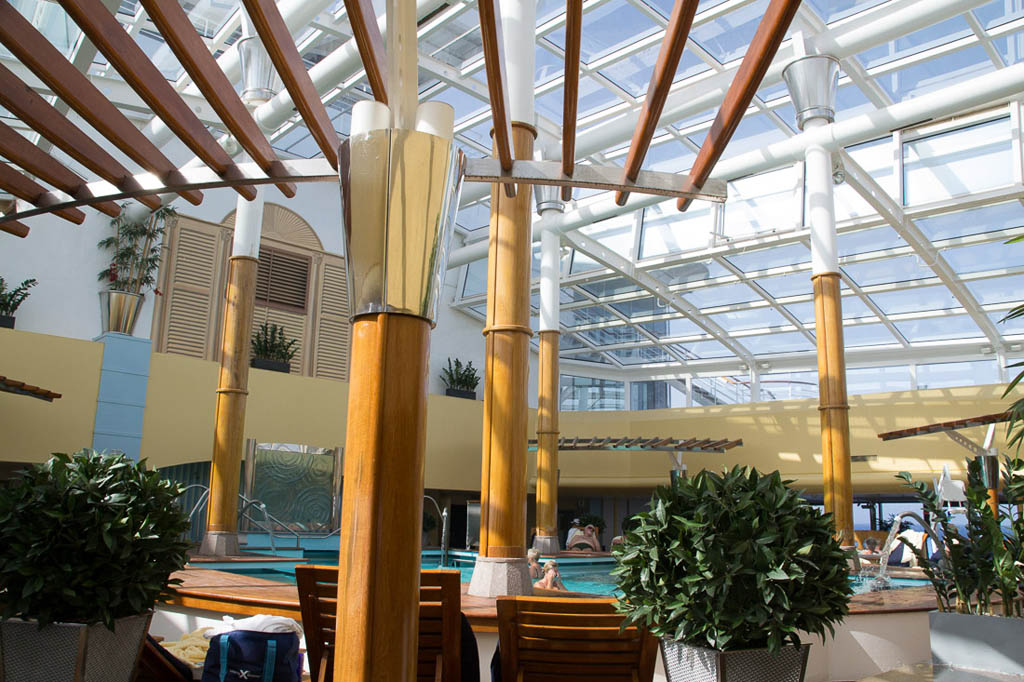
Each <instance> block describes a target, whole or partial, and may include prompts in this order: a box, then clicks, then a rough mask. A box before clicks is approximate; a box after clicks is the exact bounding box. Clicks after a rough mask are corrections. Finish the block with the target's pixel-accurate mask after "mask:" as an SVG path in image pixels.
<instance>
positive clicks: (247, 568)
mask: <svg viewBox="0 0 1024 682" xmlns="http://www.w3.org/2000/svg"><path fill="white" fill-rule="evenodd" d="M448 559H449V566H448V568H454V569H458V571H459V573H460V574H461V581H462V582H464V583H468V582H469V581H470V579H471V578H472V577H473V564H474V562H475V559H476V554H475V553H474V552H452V553H451V554H450V555H449V557H448ZM440 562H441V555H440V552H438V551H436V550H427V551H424V552H423V556H422V559H421V562H420V567H421V568H438V567H440ZM302 563H307V564H328V565H330V564H337V563H338V553H337V552H328V551H315V552H308V551H307V553H306V555H305V556H303V557H301V558H298V557H297V558H296V561H295V563H291V562H288V563H283V564H281V563H278V564H274V563H267V564H262V565H260V562H259V561H258V560H255V561H253V562H249V563H247V564H245V565H238V564H237V563H235V564H229V563H224V564H204V565H203V567H204V568H213V569H216V570H218V571H226V572H228V573H236V574H239V575H250V576H254V577H257V578H264V579H267V580H273V581H275V582H282V583H292V584H294V583H295V564H302ZM614 567H615V560H614V559H612V558H611V557H607V558H606V557H585V558H583V557H581V558H578V559H577V558H574V557H561V558H559V559H558V569H559V572H560V573H561V574H562V582H564V583H565V587H566V589H568V590H569V591H571V592H584V593H587V594H596V595H603V596H615V595H616V594H617V592H618V590H617V588H616V585H615V577H614V576H612V575H611V571H612V569H613V568H614ZM850 580H851V582H852V583H853V593H854V594H864V593H866V592H870V591H871V588H872V585H871V581H870V579H869V578H860V577H853V578H850ZM928 584H929V582H928V581H927V580H918V579H914V578H890V579H889V588H890V589H901V588H904V587H924V586H927V585H928Z"/></svg>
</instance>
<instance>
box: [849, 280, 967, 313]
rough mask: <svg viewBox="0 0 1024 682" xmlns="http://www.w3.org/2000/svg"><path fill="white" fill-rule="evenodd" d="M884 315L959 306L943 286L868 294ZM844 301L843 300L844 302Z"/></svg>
mask: <svg viewBox="0 0 1024 682" xmlns="http://www.w3.org/2000/svg"><path fill="white" fill-rule="evenodd" d="M868 298H870V299H871V301H872V302H873V303H874V304H875V305H877V306H878V307H879V308H881V309H882V312H883V313H885V314H886V315H899V314H900V313H914V312H921V311H925V310H946V309H949V308H959V307H960V302H959V301H957V300H956V298H954V296H953V294H951V293H950V291H949V289H947V288H946V287H944V286H934V287H915V288H914V289H905V290H903V291H883V292H879V293H875V294H871V295H869V296H868ZM844 303H845V302H844Z"/></svg>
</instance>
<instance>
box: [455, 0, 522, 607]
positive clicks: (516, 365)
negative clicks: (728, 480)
mask: <svg viewBox="0 0 1024 682" xmlns="http://www.w3.org/2000/svg"><path fill="white" fill-rule="evenodd" d="M488 2H490V3H491V4H490V6H489V7H491V8H493V5H494V3H495V0H488ZM499 4H500V15H501V32H502V33H503V35H504V45H505V46H506V47H507V48H508V49H507V50H506V51H505V52H504V53H501V52H500V50H499V49H498V47H497V46H498V45H500V43H501V41H487V42H486V45H485V52H487V45H491V50H490V54H489V55H488V63H489V64H491V66H492V67H493V66H494V65H495V64H496V63H497V61H498V60H500V59H501V58H502V57H504V63H505V65H506V66H507V70H508V90H507V93H508V112H509V115H510V118H511V121H512V123H511V131H512V132H511V137H512V149H511V152H512V156H513V157H514V158H515V159H533V144H534V140H535V139H536V137H537V131H536V129H535V128H534V127H533V126H532V125H531V123H532V121H533V118H534V110H533V79H534V68H533V66H534V54H533V50H532V49H530V50H524V49H522V46H523V45H527V44H529V45H532V44H533V42H534V39H535V38H536V36H535V35H534V33H535V31H536V28H535V27H536V19H535V12H536V0H501V2H500V3H499ZM481 7H483V5H481ZM484 16H485V15H484V13H481V19H483V18H484ZM489 33H490V30H489ZM492 37H493V36H492ZM501 70H503V69H501ZM499 71H500V70H499ZM489 78H490V76H489ZM494 101H495V98H494V97H492V106H493V102H494ZM494 143H495V144H494V154H495V157H497V158H500V157H501V154H502V153H503V149H502V146H501V144H500V137H499V135H497V134H496V135H495V136H494ZM531 195H532V191H531V188H530V186H529V185H523V184H520V185H518V186H517V187H516V192H515V196H514V197H511V198H509V196H508V192H507V191H506V188H503V187H501V186H500V185H497V184H495V185H492V187H491V223H490V235H489V236H490V245H489V251H488V265H487V321H486V323H485V324H486V326H485V327H484V336H485V339H486V341H485V347H486V350H485V360H484V428H483V452H482V457H481V459H482V462H481V465H482V473H481V481H480V553H479V556H478V557H477V560H476V564H475V566H474V568H473V578H472V580H471V581H470V585H469V593H470V594H472V595H475V596H484V597H494V596H498V595H504V594H532V593H533V585H532V583H531V581H530V572H529V568H528V567H527V565H526V440H527V432H526V430H527V417H528V411H527V405H528V403H527V395H526V393H527V385H528V381H529V377H528V375H529V369H530V336H531V334H532V332H531V331H530V263H531V258H530V253H531V250H532V245H531V234H530V222H531V218H532V206H531V203H530V201H531Z"/></svg>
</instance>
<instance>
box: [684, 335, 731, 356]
mask: <svg viewBox="0 0 1024 682" xmlns="http://www.w3.org/2000/svg"><path fill="white" fill-rule="evenodd" d="M671 348H672V350H674V351H676V352H678V353H681V354H682V355H683V356H685V357H687V358H693V359H701V358H727V357H731V356H732V354H733V353H732V351H731V350H729V349H728V348H726V347H725V346H723V345H722V344H721V343H719V342H718V341H715V340H713V339H709V340H708V341H694V342H693V343H687V344H682V343H675V344H672V346H671Z"/></svg>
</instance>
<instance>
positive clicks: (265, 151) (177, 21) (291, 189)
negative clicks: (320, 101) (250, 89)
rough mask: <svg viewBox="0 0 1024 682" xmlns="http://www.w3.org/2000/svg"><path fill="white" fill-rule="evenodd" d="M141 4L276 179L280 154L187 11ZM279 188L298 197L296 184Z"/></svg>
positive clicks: (150, 0) (156, 0)
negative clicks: (278, 155) (247, 107)
mask: <svg viewBox="0 0 1024 682" xmlns="http://www.w3.org/2000/svg"><path fill="white" fill-rule="evenodd" d="M141 3H142V6H143V8H145V10H146V14H148V15H149V18H150V19H151V20H152V21H153V24H154V25H156V28H157V30H158V31H160V35H162V36H163V37H164V41H165V42H166V43H167V46H168V47H170V48H171V51H172V52H174V56H175V57H177V58H178V61H179V62H180V63H181V66H182V67H183V68H184V69H185V71H186V72H187V73H188V75H189V76H191V77H192V81H193V82H194V83H195V84H196V87H198V88H199V91H200V92H201V93H203V97H205V98H206V101H207V102H209V103H210V106H211V107H213V110H214V111H215V112H216V113H217V116H218V117H219V118H220V120H221V122H222V123H223V124H224V125H225V126H227V129H228V130H229V131H231V134H232V135H234V136H235V139H236V140H238V143H239V144H240V145H242V148H243V149H245V151H247V152H248V153H249V156H251V157H252V160H253V161H255V162H256V163H257V164H258V165H259V167H260V168H262V169H263V171H264V172H265V173H266V174H267V175H269V176H271V177H273V176H274V174H275V173H276V172H277V171H279V170H280V166H281V164H280V162H279V161H278V158H277V154H275V153H274V150H273V149H272V148H271V146H270V142H268V141H267V137H266V136H265V135H264V134H263V132H262V131H261V130H260V128H259V126H258V125H256V121H255V120H254V119H253V117H252V115H251V114H250V113H249V110H248V109H246V107H245V104H243V103H242V100H241V99H240V98H239V96H238V94H237V93H236V92H235V88H234V86H233V85H232V83H231V81H230V80H228V77H227V76H226V75H225V74H224V71H223V70H221V68H220V66H219V65H218V64H217V60H216V59H214V58H213V55H212V54H211V53H210V51H209V50H208V49H207V47H206V43H204V42H203V39H202V38H201V37H200V36H199V34H198V33H197V32H196V30H195V28H194V27H193V26H192V22H191V21H189V18H188V15H187V14H185V10H184V9H182V7H181V5H180V4H179V3H177V2H161V1H160V0H141ZM277 187H278V189H280V190H281V193H282V194H284V195H285V196H286V197H288V198H292V197H294V196H295V184H294V183H290V182H282V183H279V184H278V185H277Z"/></svg>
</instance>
